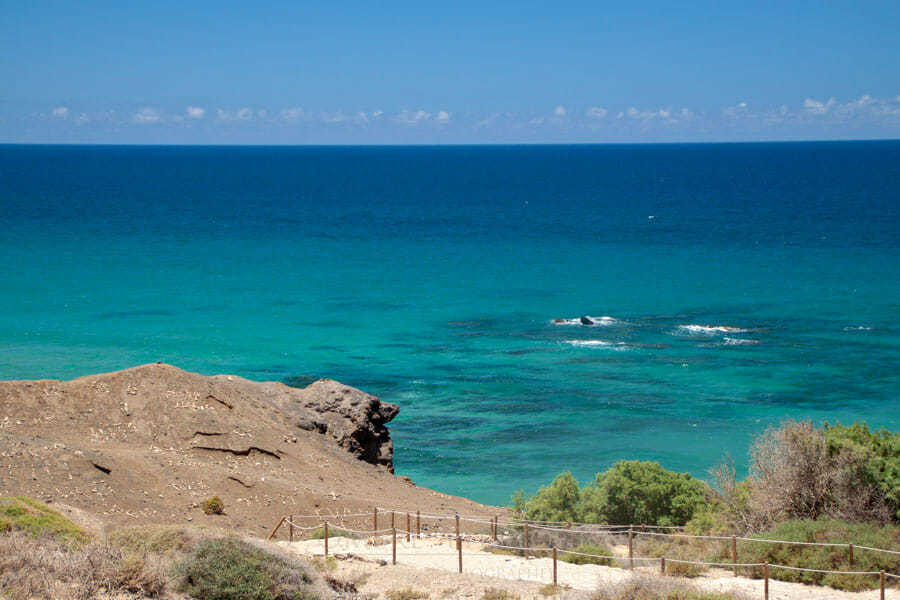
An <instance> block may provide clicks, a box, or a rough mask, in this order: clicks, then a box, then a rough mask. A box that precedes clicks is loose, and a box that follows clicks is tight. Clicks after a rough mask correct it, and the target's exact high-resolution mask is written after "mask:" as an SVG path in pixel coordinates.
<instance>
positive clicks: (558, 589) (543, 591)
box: [538, 583, 566, 596]
mask: <svg viewBox="0 0 900 600" xmlns="http://www.w3.org/2000/svg"><path fill="white" fill-rule="evenodd" d="M565 589H566V588H565V587H563V586H561V585H556V584H554V583H548V584H547V585H544V586H541V588H540V589H539V590H538V593H539V594H540V595H541V596H557V595H559V594H561V593H562V592H563V591H564V590H565Z"/></svg>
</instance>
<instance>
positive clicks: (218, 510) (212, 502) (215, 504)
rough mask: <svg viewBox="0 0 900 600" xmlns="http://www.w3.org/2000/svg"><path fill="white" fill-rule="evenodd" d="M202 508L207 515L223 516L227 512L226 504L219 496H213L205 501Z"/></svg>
mask: <svg viewBox="0 0 900 600" xmlns="http://www.w3.org/2000/svg"><path fill="white" fill-rule="evenodd" d="M200 508H201V509H203V512H204V513H205V514H207V515H221V514H222V513H224V512H225V503H224V502H222V499H221V498H219V497H218V496H213V497H212V498H207V499H206V500H204V501H203V503H202V504H201V505H200Z"/></svg>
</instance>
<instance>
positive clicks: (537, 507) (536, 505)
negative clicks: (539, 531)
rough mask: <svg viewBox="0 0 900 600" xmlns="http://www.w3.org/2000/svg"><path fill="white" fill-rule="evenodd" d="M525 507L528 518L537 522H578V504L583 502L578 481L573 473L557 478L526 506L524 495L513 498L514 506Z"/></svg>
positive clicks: (563, 474) (560, 475)
mask: <svg viewBox="0 0 900 600" xmlns="http://www.w3.org/2000/svg"><path fill="white" fill-rule="evenodd" d="M517 498H518V502H519V504H520V506H523V507H524V510H525V515H526V518H528V519H531V520H535V521H577V520H578V503H579V501H580V500H581V491H580V490H579V489H578V481H577V480H576V479H575V477H573V476H572V473H569V472H566V473H561V474H559V475H557V476H556V478H555V479H554V480H553V482H552V483H551V484H550V485H548V486H544V487H542V488H541V489H539V490H538V491H537V493H536V494H535V495H534V496H532V497H531V499H530V500H527V501H526V502H525V503H524V505H523V504H522V499H523V498H524V494H522V495H521V496H518V497H515V496H514V497H513V504H515V503H516V502H517Z"/></svg>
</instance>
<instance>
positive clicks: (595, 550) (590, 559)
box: [557, 544, 615, 567]
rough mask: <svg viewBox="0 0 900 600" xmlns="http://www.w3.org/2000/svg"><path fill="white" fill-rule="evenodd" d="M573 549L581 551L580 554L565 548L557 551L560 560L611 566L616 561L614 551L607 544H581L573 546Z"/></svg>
mask: <svg viewBox="0 0 900 600" xmlns="http://www.w3.org/2000/svg"><path fill="white" fill-rule="evenodd" d="M572 550H573V551H575V552H579V553H580V554H570V553H568V552H566V551H564V550H560V551H559V552H557V556H558V558H559V560H564V561H566V562H569V563H572V564H575V565H603V566H605V567H611V566H613V564H614V562H615V561H614V559H613V553H612V552H611V551H610V550H609V548H607V547H606V546H599V545H597V544H580V545H578V546H576V547H575V548H572ZM582 554H592V555H595V556H582ZM601 557H602V558H601Z"/></svg>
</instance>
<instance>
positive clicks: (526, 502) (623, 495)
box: [512, 460, 711, 525]
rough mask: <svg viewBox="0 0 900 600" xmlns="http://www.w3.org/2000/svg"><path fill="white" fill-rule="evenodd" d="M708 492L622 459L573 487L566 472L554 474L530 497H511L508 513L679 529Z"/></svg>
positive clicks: (686, 478)
mask: <svg viewBox="0 0 900 600" xmlns="http://www.w3.org/2000/svg"><path fill="white" fill-rule="evenodd" d="M710 495H711V493H710V490H709V488H708V486H707V485H706V484H704V483H703V482H701V481H700V480H698V479H695V478H693V477H691V476H690V475H688V474H687V473H674V472H672V471H668V470H666V469H664V468H663V467H661V466H660V464H659V463H656V462H641V461H636V460H630V461H629V460H623V461H619V462H617V463H616V464H615V465H613V467H612V468H611V469H609V470H608V471H605V472H603V473H598V474H597V477H596V480H595V481H594V483H593V484H591V485H586V486H584V487H582V488H581V489H579V488H578V481H576V479H575V478H574V477H573V476H572V474H571V473H568V472H567V473H562V474H560V475H558V476H557V477H556V478H555V479H554V480H553V482H552V483H551V484H550V485H548V486H545V487H542V488H541V489H540V490H538V492H537V493H536V494H535V495H534V496H532V497H531V498H528V499H526V497H525V494H524V493H523V492H521V491H520V492H516V494H514V495H513V498H512V502H513V508H514V509H515V510H517V512H518V513H519V514H521V515H522V516H524V518H526V519H529V520H538V521H577V522H582V523H613V524H616V525H629V524H647V525H684V524H685V523H687V522H688V521H689V520H690V519H691V518H692V517H693V516H694V514H695V513H697V512H698V511H700V510H702V509H703V508H704V507H707V506H708V500H707V497H708V496H710Z"/></svg>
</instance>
